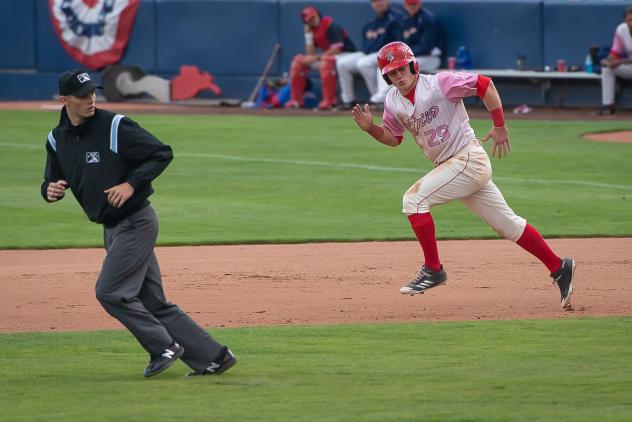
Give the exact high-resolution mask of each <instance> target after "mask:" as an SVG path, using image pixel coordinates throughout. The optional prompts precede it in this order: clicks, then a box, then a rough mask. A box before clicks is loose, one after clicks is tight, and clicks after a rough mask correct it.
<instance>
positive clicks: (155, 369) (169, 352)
mask: <svg viewBox="0 0 632 422" xmlns="http://www.w3.org/2000/svg"><path fill="white" fill-rule="evenodd" d="M183 353H184V347H182V346H180V345H179V344H178V343H175V342H174V343H173V344H172V345H171V346H169V347H167V348H166V349H165V350H164V352H162V354H161V355H160V356H155V357H152V358H151V359H150V360H149V365H147V368H145V377H151V376H154V375H156V374H159V373H161V372H162V371H164V370H165V369H167V368H168V367H170V366H171V365H173V363H174V362H175V361H176V360H178V358H179V357H180V356H182V354H183Z"/></svg>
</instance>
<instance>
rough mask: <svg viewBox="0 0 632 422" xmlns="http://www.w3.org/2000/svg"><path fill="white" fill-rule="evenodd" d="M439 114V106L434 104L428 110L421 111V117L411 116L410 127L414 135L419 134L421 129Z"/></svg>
mask: <svg viewBox="0 0 632 422" xmlns="http://www.w3.org/2000/svg"><path fill="white" fill-rule="evenodd" d="M438 115H439V107H437V106H432V107H430V108H429V109H428V110H426V111H424V112H423V113H421V115H420V116H419V117H416V118H415V117H414V116H411V117H409V118H408V122H407V123H408V128H409V129H410V131H411V132H412V134H413V135H415V136H417V135H419V129H421V128H422V127H424V126H426V125H427V124H429V123H430V122H432V121H433V120H434V118H435V117H437V116H438Z"/></svg>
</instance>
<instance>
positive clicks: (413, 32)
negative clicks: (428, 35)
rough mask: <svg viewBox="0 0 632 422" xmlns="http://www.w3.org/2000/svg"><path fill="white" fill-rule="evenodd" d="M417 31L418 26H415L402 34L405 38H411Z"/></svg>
mask: <svg viewBox="0 0 632 422" xmlns="http://www.w3.org/2000/svg"><path fill="white" fill-rule="evenodd" d="M416 33H417V28H415V27H414V26H413V27H412V28H409V29H405V30H404V31H403V32H402V36H403V37H404V39H405V40H407V39H408V38H410V37H411V36H412V35H413V34H416Z"/></svg>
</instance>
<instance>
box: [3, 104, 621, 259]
mask: <svg viewBox="0 0 632 422" xmlns="http://www.w3.org/2000/svg"><path fill="white" fill-rule="evenodd" d="M132 117H133V118H135V119H136V120H137V121H138V122H139V123H140V124H141V125H143V126H144V127H146V128H147V129H149V130H150V131H152V132H153V133H155V134H156V135H157V136H158V137H159V138H161V139H162V140H164V141H165V142H166V143H169V144H170V145H172V146H173V148H174V151H175V157H176V158H175V160H174V162H173V163H172V165H171V166H170V167H169V168H167V170H166V172H165V173H164V174H163V175H162V176H161V177H160V178H159V179H158V180H157V181H156V183H155V188H156V191H157V193H156V194H154V196H153V197H152V202H153V204H154V206H155V208H156V209H157V211H158V215H159V217H160V219H161V234H160V238H159V243H160V244H163V245H168V244H205V243H252V242H261V243H264V242H308V241H323V240H337V241H357V240H385V239H412V236H413V234H412V231H410V229H409V227H408V223H407V221H406V219H405V218H404V217H403V215H402V214H401V212H400V210H401V196H402V194H403V192H404V191H405V190H406V189H407V188H408V187H409V186H410V185H412V184H413V183H414V182H415V181H416V180H417V179H418V178H420V177H421V176H423V175H424V174H425V173H426V172H427V171H428V170H429V169H430V168H431V167H430V163H429V162H428V161H427V160H426V159H425V157H424V156H423V154H422V152H421V150H420V149H419V148H418V147H417V146H416V145H414V143H413V142H412V139H411V138H410V137H409V135H407V138H406V140H405V142H404V145H402V146H401V147H399V148H393V149H391V148H388V147H384V146H382V145H380V144H378V143H377V142H375V141H373V140H372V139H371V138H370V137H369V136H368V135H366V134H364V133H362V132H360V131H359V130H357V129H356V127H355V124H354V123H353V121H352V119H351V118H347V117H329V118H323V117H276V118H270V117H265V116H164V115H160V116H158V115H136V116H132ZM56 119H57V113H53V112H26V111H2V112H0V126H1V127H2V137H1V138H0V157H2V158H1V160H2V171H3V174H2V175H3V183H2V185H1V186H0V219H1V221H2V222H3V223H2V225H0V248H27V247H36V248H45V247H67V246H100V245H101V240H100V239H101V234H100V228H99V226H97V225H95V224H91V223H89V222H88V221H87V219H86V217H85V216H84V214H83V213H82V211H81V209H80V208H79V206H78V205H77V204H76V202H75V200H74V198H72V197H71V196H70V195H69V196H68V197H67V198H66V199H65V200H63V201H61V202H60V203H57V204H52V205H51V204H47V203H45V202H44V201H43V200H42V199H41V197H40V194H39V186H40V184H41V181H42V174H43V167H44V160H45V152H44V143H45V140H46V134H47V133H48V131H49V130H50V129H51V128H52V127H53V126H54V125H55V122H56ZM473 126H474V128H475V130H476V132H477V133H478V134H479V135H481V134H484V132H485V131H486V129H487V128H488V126H489V122H488V121H482V120H478V121H473ZM630 128H632V126H631V125H630V124H629V123H626V122H548V121H547V122H543V121H513V122H510V130H511V141H512V145H513V150H512V153H511V154H510V157H509V158H508V159H503V160H497V159H495V160H493V166H494V180H495V181H496V183H497V184H498V185H499V187H500V188H501V190H502V191H503V194H504V195H505V197H506V199H507V200H508V202H509V204H510V206H512V208H514V210H515V211H516V212H517V213H518V214H520V215H522V216H524V217H526V218H527V219H528V220H529V222H530V223H532V224H533V225H535V226H536V227H538V229H539V230H540V231H541V232H542V233H543V234H544V235H546V236H549V237H551V236H629V235H632V183H631V182H630V174H632V161H631V160H630V157H631V156H632V145H622V144H604V143H594V142H588V141H585V140H583V139H581V134H582V133H584V132H590V131H603V130H611V129H630ZM487 148H488V150H489V146H488V147H487ZM346 164H352V165H359V166H365V167H349V166H346ZM367 166H374V167H377V168H371V167H367ZM433 214H434V216H435V221H436V225H437V236H438V237H439V238H440V239H449V238H450V239H453V238H486V237H496V234H495V233H494V232H493V231H492V230H491V229H490V228H489V227H488V226H487V225H486V224H485V223H483V222H481V221H479V220H478V219H477V218H476V217H475V216H473V215H472V214H471V213H470V211H469V210H467V209H466V208H465V207H464V206H463V205H462V204H460V203H458V202H456V203H452V204H449V205H446V206H441V207H437V208H435V209H434V211H433Z"/></svg>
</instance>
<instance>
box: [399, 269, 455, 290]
mask: <svg viewBox="0 0 632 422" xmlns="http://www.w3.org/2000/svg"><path fill="white" fill-rule="evenodd" d="M447 280H448V275H447V274H446V272H445V271H443V265H442V266H441V269H440V270H439V271H433V270H431V269H430V268H428V267H426V266H425V265H422V266H421V268H420V269H419V271H417V275H416V276H415V279H414V280H412V281H411V282H410V283H408V284H407V285H405V286H404V287H402V288H401V289H399V291H400V293H402V294H405V295H411V296H413V295H416V294H420V293H421V294H423V292H425V291H426V290H428V289H432V288H433V287H437V286H440V285H442V284H444V283H445V282H446V281H447Z"/></svg>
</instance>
